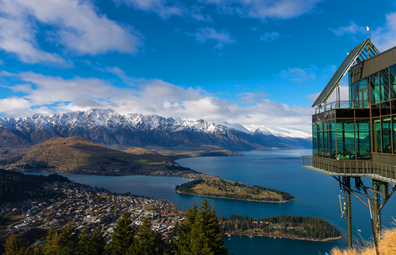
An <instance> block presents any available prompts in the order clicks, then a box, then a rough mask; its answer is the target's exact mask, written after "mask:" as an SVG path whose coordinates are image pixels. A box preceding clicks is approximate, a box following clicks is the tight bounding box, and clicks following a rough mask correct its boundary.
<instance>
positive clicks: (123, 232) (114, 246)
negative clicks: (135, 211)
mask: <svg viewBox="0 0 396 255" xmlns="http://www.w3.org/2000/svg"><path fill="white" fill-rule="evenodd" d="M131 224H132V220H131V218H130V216H129V214H128V213H126V212H124V213H123V214H122V217H121V218H120V219H119V220H118V222H117V226H116V227H115V228H114V233H113V235H112V236H111V242H110V244H109V245H108V248H107V253H108V254H114V255H125V254H126V252H127V250H128V248H129V247H130V246H131V245H132V244H133V237H134V235H135V231H134V230H133V228H132V227H131Z"/></svg>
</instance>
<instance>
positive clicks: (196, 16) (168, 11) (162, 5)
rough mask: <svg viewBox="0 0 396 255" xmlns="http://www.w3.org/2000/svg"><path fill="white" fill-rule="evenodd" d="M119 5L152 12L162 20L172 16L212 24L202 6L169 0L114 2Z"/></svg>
mask: <svg viewBox="0 0 396 255" xmlns="http://www.w3.org/2000/svg"><path fill="white" fill-rule="evenodd" d="M113 1H114V2H115V3H116V4H117V5H121V4H125V5H127V6H130V7H132V8H134V9H136V10H140V11H145V12H152V13H155V14H157V15H158V16H159V17H160V18H161V19H168V18H170V17H172V16H181V17H189V18H191V19H193V20H196V21H206V22H212V21H213V20H212V17H211V16H210V15H204V14H202V9H203V7H202V6H198V5H196V4H193V5H191V6H186V4H185V3H182V2H179V1H169V0H113Z"/></svg>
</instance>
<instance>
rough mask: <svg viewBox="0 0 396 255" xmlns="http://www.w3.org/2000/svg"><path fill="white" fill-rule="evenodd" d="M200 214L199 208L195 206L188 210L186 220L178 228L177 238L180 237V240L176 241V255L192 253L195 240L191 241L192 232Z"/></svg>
mask: <svg viewBox="0 0 396 255" xmlns="http://www.w3.org/2000/svg"><path fill="white" fill-rule="evenodd" d="M197 214H198V208H197V206H196V205H195V202H194V204H193V205H192V206H191V207H190V208H188V210H187V213H186V216H185V218H186V219H185V220H184V221H183V223H182V224H181V226H180V227H178V230H177V236H178V237H179V238H178V240H175V241H174V243H175V245H176V248H177V249H176V254H190V251H191V244H192V241H193V239H191V230H192V228H193V226H194V223H195V219H196V217H197Z"/></svg>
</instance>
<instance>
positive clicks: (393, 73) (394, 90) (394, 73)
mask: <svg viewBox="0 0 396 255" xmlns="http://www.w3.org/2000/svg"><path fill="white" fill-rule="evenodd" d="M389 70H390V72H389V74H390V75H389V80H390V87H391V97H392V99H393V98H396V79H395V77H396V65H394V66H391V67H390V68H389Z"/></svg>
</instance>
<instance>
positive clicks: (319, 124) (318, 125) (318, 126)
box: [316, 121, 323, 131]
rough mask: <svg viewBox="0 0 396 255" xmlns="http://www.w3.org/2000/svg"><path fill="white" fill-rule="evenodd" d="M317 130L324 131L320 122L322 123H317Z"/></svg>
mask: <svg viewBox="0 0 396 255" xmlns="http://www.w3.org/2000/svg"><path fill="white" fill-rule="evenodd" d="M316 125H317V126H316V130H318V131H322V130H323V123H322V122H321V121H320V122H316Z"/></svg>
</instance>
